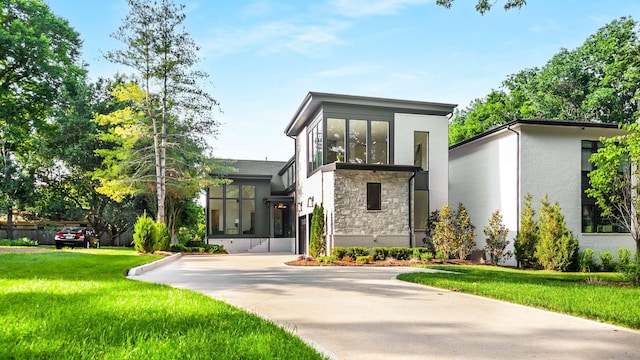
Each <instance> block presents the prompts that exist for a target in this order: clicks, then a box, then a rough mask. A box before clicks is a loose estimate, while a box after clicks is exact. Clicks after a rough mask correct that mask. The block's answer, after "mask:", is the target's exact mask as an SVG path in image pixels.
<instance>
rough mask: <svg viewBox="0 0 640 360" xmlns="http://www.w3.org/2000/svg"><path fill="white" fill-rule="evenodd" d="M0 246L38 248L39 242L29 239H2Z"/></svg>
mask: <svg viewBox="0 0 640 360" xmlns="http://www.w3.org/2000/svg"><path fill="white" fill-rule="evenodd" d="M0 246H38V242H37V241H36V240H31V239H28V238H20V239H13V240H11V239H1V240H0Z"/></svg>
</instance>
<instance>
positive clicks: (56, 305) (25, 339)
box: [0, 249, 322, 359]
mask: <svg viewBox="0 0 640 360" xmlns="http://www.w3.org/2000/svg"><path fill="white" fill-rule="evenodd" d="M157 258H158V256H151V255H144V256H138V255H136V254H135V253H134V252H133V251H131V250H106V249H74V250H68V251H66V250H62V251H51V252H44V253H31V254H22V253H18V254H17V253H0V324H2V326H0V359H53V358H58V359H71V358H73V359H321V358H322V356H321V355H319V354H318V353H317V352H316V351H315V350H313V349H312V348H310V347H309V346H307V345H306V344H304V343H303V342H302V341H301V340H300V339H299V338H297V337H294V336H292V335H291V334H289V333H288V332H287V331H285V330H283V329H282V328H280V327H278V326H276V325H274V324H272V323H270V322H268V321H265V320H262V319H260V318H258V317H256V316H254V315H251V314H248V313H246V312H244V311H242V310H240V309H237V308H234V307H232V306H229V305H227V304H225V303H223V302H220V301H216V300H213V299H211V298H209V297H207V296H205V295H201V294H198V293H194V292H191V291H187V290H179V289H173V288H171V287H168V286H163V285H157V284H148V283H143V282H139V281H133V280H128V279H126V278H125V270H126V269H129V268H132V267H135V266H138V265H140V264H143V263H146V262H149V261H152V260H154V259H157Z"/></svg>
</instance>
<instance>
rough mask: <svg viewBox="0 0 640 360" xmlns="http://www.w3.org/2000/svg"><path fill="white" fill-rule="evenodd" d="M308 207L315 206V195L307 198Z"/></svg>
mask: <svg viewBox="0 0 640 360" xmlns="http://www.w3.org/2000/svg"><path fill="white" fill-rule="evenodd" d="M307 207H313V196H310V197H309V198H308V199H307Z"/></svg>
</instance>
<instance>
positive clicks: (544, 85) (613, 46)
mask: <svg viewBox="0 0 640 360" xmlns="http://www.w3.org/2000/svg"><path fill="white" fill-rule="evenodd" d="M639 36H640V26H639V25H638V23H637V22H636V21H634V20H633V19H631V18H627V17H622V18H620V19H616V20H614V21H612V22H610V23H609V24H607V25H605V26H604V27H602V28H601V29H599V30H598V31H597V32H596V33H595V34H593V35H591V36H590V37H589V38H588V39H587V40H586V41H585V42H584V43H583V44H582V45H581V46H579V47H578V48H576V49H573V50H567V49H561V50H560V51H559V52H558V53H557V54H555V55H554V56H553V57H552V58H551V59H550V60H549V61H548V62H547V63H546V64H545V65H544V66H543V67H541V68H531V69H525V70H522V71H520V72H518V73H516V74H512V75H510V76H508V77H507V79H506V80H505V81H504V82H503V83H502V86H501V88H500V89H497V90H493V91H491V92H490V93H489V94H488V95H487V96H486V97H484V98H482V99H476V100H474V101H473V102H472V103H471V104H470V105H469V106H468V107H467V108H466V109H464V110H462V111H458V112H457V113H456V116H455V118H454V119H453V120H452V122H451V123H450V133H449V143H450V144H454V143H457V142H460V141H462V140H465V139H468V138H470V137H473V136H475V135H478V134H481V133H482V132H484V131H487V130H489V129H491V128H493V127H496V126H499V125H501V124H505V123H507V122H510V121H512V120H516V119H531V118H541V119H550V120H565V121H584V122H590V121H593V122H602V123H617V124H620V123H631V122H633V119H634V118H637V117H638V116H639V115H640V111H639V107H638V105H639V104H640V90H639V88H638V84H639V83H640V37H639Z"/></svg>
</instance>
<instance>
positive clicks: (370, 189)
mask: <svg viewBox="0 0 640 360" xmlns="http://www.w3.org/2000/svg"><path fill="white" fill-rule="evenodd" d="M367 210H368V211H380V210H382V183H379V182H368V183H367Z"/></svg>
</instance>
